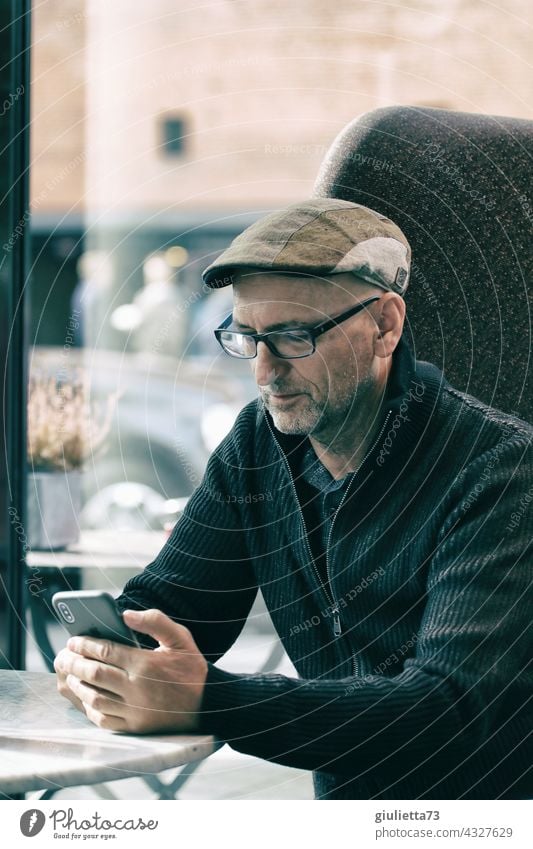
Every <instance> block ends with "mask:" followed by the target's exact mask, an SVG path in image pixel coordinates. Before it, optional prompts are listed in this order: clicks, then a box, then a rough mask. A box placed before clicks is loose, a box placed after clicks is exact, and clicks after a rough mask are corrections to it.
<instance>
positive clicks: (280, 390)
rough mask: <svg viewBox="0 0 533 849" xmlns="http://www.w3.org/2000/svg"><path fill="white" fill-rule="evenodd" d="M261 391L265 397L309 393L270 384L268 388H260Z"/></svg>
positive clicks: (295, 388)
mask: <svg viewBox="0 0 533 849" xmlns="http://www.w3.org/2000/svg"><path fill="white" fill-rule="evenodd" d="M259 391H260V393H261V395H262V396H263V397H266V396H268V395H306V394H307V393H306V392H305V391H303V390H302V389H298V387H295V386H282V385H278V384H274V385H273V384H271V383H269V384H268V386H260V387H259Z"/></svg>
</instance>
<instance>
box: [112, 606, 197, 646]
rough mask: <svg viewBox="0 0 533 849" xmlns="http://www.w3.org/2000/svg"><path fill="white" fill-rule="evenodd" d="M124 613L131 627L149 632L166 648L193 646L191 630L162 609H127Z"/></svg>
mask: <svg viewBox="0 0 533 849" xmlns="http://www.w3.org/2000/svg"><path fill="white" fill-rule="evenodd" d="M122 615H123V617H124V622H125V623H126V625H127V626H128V627H129V628H132V629H133V630H134V631H139V633H141V634H148V635H149V636H150V637H153V638H154V640H157V641H158V643H159V644H160V645H161V646H164V647H165V648H169V649H181V650H182V651H184V650H186V649H189V648H190V647H191V635H190V632H189V630H188V629H187V628H185V627H184V626H183V625H178V623H177V622H173V621H172V619H170V617H168V616H167V615H166V614H165V613H163V612H162V611H161V610H156V609H152V610H125V611H124V612H123V614H122Z"/></svg>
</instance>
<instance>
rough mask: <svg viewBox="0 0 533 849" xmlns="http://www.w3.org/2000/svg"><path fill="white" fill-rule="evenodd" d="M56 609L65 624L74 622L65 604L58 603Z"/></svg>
mask: <svg viewBox="0 0 533 849" xmlns="http://www.w3.org/2000/svg"><path fill="white" fill-rule="evenodd" d="M57 607H58V610H59V612H60V613H61V616H62V617H63V619H64V620H65V621H66V622H70V623H72V622H74V616H73V615H72V611H71V609H70V607H69V606H68V604H65V602H64V601H60V602H59V604H58V605H57Z"/></svg>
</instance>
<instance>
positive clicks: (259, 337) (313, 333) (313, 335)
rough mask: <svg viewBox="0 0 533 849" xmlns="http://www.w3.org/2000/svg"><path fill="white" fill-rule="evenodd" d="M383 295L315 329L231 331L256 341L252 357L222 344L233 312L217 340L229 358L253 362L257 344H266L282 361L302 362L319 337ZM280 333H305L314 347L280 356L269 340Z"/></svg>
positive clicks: (217, 331) (315, 326) (217, 334)
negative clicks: (232, 351) (294, 353)
mask: <svg viewBox="0 0 533 849" xmlns="http://www.w3.org/2000/svg"><path fill="white" fill-rule="evenodd" d="M380 298H381V295H373V296H372V297H371V298H366V300H364V301H361V302H360V303H358V304H357V306H355V307H351V308H350V309H349V310H345V312H342V313H340V315H337V316H334V318H328V319H327V321H323V322H321V323H320V324H316V325H314V327H313V326H312V327H293V328H291V327H287V328H285V329H282V330H269V331H268V332H267V333H243V332H241V331H240V330H235V331H229V332H234V333H235V334H238V335H239V336H246V337H248V338H250V339H253V340H254V341H255V352H254V353H253V354H252V356H250V357H241V356H239V354H232V353H230V352H229V351H227V350H226V348H225V347H224V344H223V342H222V339H221V336H222V333H224V332H225V331H227V328H228V326H229V325H230V324H231V322H232V321H233V313H232V312H231V313H230V314H229V315H228V317H227V318H225V319H224V321H223V322H222V324H221V325H220V327H217V329H216V330H215V331H214V334H215V338H216V340H217V342H218V343H219V345H220V347H221V348H222V350H223V351H224V353H225V354H227V355H228V356H229V357H234V358H235V359H237V360H253V359H254V358H255V357H256V356H257V343H258V342H264V343H265V345H266V346H267V348H268V350H269V351H270V352H271V353H272V354H274V356H275V357H279V358H280V359H281V360H301V359H303V358H304V357H310V356H311V354H314V353H315V350H316V340H317V338H318V337H319V336H321V335H322V334H323V333H326V331H328V330H331V329H332V328H333V327H337V325H339V324H341V323H342V322H343V321H346V319H348V318H351V317H352V316H353V315H357V313H358V312H361V310H364V309H365V307H366V306H368V304H371V303H373V302H374V301H379V299H380ZM278 333H305V334H306V335H307V336H308V337H309V341H310V343H311V345H312V350H311V351H309V352H308V353H305V354H296V355H295V356H290V357H287V356H286V355H284V354H279V353H278V352H277V350H276V348H275V346H274V344H273V342H272V341H271V340H270V339H269V336H273V335H274V334H278Z"/></svg>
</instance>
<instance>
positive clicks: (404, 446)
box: [56, 199, 533, 799]
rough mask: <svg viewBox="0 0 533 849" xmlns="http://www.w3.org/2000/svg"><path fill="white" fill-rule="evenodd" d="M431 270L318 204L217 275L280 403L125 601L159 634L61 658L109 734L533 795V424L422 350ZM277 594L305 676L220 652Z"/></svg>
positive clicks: (258, 368)
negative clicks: (247, 670) (418, 339)
mask: <svg viewBox="0 0 533 849" xmlns="http://www.w3.org/2000/svg"><path fill="white" fill-rule="evenodd" d="M409 263H410V249H409V245H408V243H407V240H406V239H405V237H404V235H403V233H402V232H401V231H400V230H399V228H398V227H396V226H395V225H394V224H393V223H392V222H391V221H389V220H388V219H386V218H384V217H383V216H381V215H379V214H378V213H377V212H374V211H373V210H370V209H367V208H366V207H363V206H358V205H356V204H352V203H348V202H346V201H342V200H332V199H313V200H311V201H308V202H305V203H301V204H295V205H292V206H290V207H289V208H288V209H285V210H282V211H281V212H276V213H274V214H272V215H269V216H267V217H266V218H265V219H262V220H261V221H259V222H257V223H256V224H254V225H252V227H250V228H248V229H247V230H246V231H245V232H244V233H243V234H241V236H239V237H238V238H237V239H236V240H235V241H234V242H233V243H232V245H230V247H229V248H228V250H227V251H225V252H224V253H223V254H222V255H221V256H220V257H219V258H218V259H217V260H216V261H215V262H214V263H213V264H212V265H211V266H209V268H208V269H207V270H206V271H205V272H204V279H205V281H206V282H207V283H208V284H209V285H210V286H212V287H213V288H219V287H222V286H226V285H233V294H234V308H233V313H232V315H231V316H229V317H228V319H227V320H226V321H225V322H224V323H223V325H222V327H221V328H219V329H218V330H217V331H216V335H217V338H218V340H219V342H220V344H221V345H222V347H223V348H224V350H225V351H226V352H227V353H228V354H230V355H231V356H233V357H246V358H249V359H250V364H251V366H252V369H253V372H254V376H255V379H256V382H257V385H258V387H259V393H260V399H258V400H257V402H253V403H251V404H249V405H248V406H246V407H245V408H244V409H243V410H242V411H241V413H240V415H239V417H238V418H237V421H236V423H235V425H234V427H233V429H232V431H231V433H230V434H229V435H228V436H227V438H226V439H225V440H224V441H223V442H222V444H221V445H220V446H219V447H218V448H217V449H216V450H215V452H214V453H213V455H212V456H211V458H210V460H209V463H208V467H207V470H206V473H205V477H204V479H203V482H202V484H201V486H200V487H199V488H198V489H197V490H196V492H195V493H194V494H193V496H192V497H191V499H190V501H189V502H188V505H187V508H186V510H185V513H184V515H183V517H182V518H181V520H180V521H179V522H178V524H177V526H176V527H175V529H174V531H173V533H172V535H171V537H170V538H169V540H168V542H167V544H166V545H165V546H164V548H163V550H162V551H161V553H160V554H159V556H158V557H157V558H156V560H155V561H154V562H153V563H151V564H150V565H149V566H148V567H147V568H146V569H145V570H144V572H143V573H142V574H141V575H139V576H136V577H135V578H133V579H132V580H130V581H128V583H127V584H126V586H125V587H124V591H123V594H122V595H121V596H120V597H119V599H118V604H119V607H120V609H121V610H126V609H128V610H129V611H133V612H128V610H127V611H126V612H125V614H124V618H125V621H126V622H127V624H128V625H130V626H131V627H132V628H133V629H134V630H136V632H137V633H138V634H140V635H143V636H142V639H143V645H144V646H145V647H146V648H144V649H140V650H139V649H131V648H125V647H121V646H118V645H116V644H112V643H106V642H105V641H95V640H89V639H83V640H81V639H76V640H74V641H69V648H67V649H64V650H63V652H61V653H60V654H59V655H58V658H57V659H56V669H57V671H58V676H59V689H60V691H61V692H62V693H63V695H65V696H66V697H67V698H69V699H70V700H71V701H73V702H74V703H75V704H76V705H77V707H79V709H80V710H84V711H85V712H86V714H87V716H88V718H89V719H90V720H91V721H93V722H94V723H95V724H97V725H99V726H101V727H103V728H108V729H110V730H116V731H122V730H124V731H134V732H135V731H136V732H142V731H152V730H153V731H156V730H167V729H172V730H180V729H181V730H183V731H195V730H196V731H206V732H207V731H208V732H212V733H214V734H216V735H218V736H219V737H220V738H222V739H224V740H226V741H227V742H228V743H229V744H230V745H231V746H232V747H233V748H235V749H237V750H239V751H241V752H245V753H249V754H251V755H256V756H259V757H262V758H266V759H269V760H272V761H275V762H278V763H281V764H287V765H290V766H295V767H301V768H304V769H310V770H313V771H314V781H315V791H316V795H317V797H318V798H349V799H350V798H351V799H353V798H363V799H367V798H380V799H395V798H396V799H413V798H436V799H439V798H526V797H528V796H530V795H531V792H532V790H533V768H532V764H533V757H532V755H533V744H532V738H531V728H532V722H531V719H532V715H533V706H532V700H531V696H532V693H533V677H532V669H531V657H532V652H531V642H532V641H531V601H532V597H531V595H532V594H531V556H530V553H529V554H528V553H527V549H528V545H529V544H530V540H531V536H532V535H531V530H532V519H531V511H530V510H527V509H524V510H522V511H521V512H520V522H519V527H514V528H513V527H512V522H513V518H512V517H513V514H515V515H518V505H520V504H522V503H524V504H525V503H526V502H525V500H524V499H525V498H526V496H527V493H528V492H529V491H530V490H528V487H531V468H532V452H531V438H532V433H533V428H531V427H530V426H529V425H528V424H527V423H525V422H523V421H521V420H519V419H517V418H514V417H512V416H509V415H506V414H504V413H501V412H498V411H496V410H493V409H491V408H488V407H486V406H485V405H483V404H482V403H481V402H479V401H477V400H476V399H474V398H472V397H471V396H468V395H465V394H463V393H462V392H458V391H457V390H455V389H454V388H453V387H451V386H450V385H449V384H448V383H447V382H446V380H445V378H444V377H443V375H442V373H441V372H440V371H439V370H438V369H437V368H436V367H435V366H433V365H431V364H429V363H425V362H420V361H417V360H415V359H414V357H413V355H412V354H411V351H410V349H409V346H408V345H407V342H406V340H405V338H404V336H403V335H402V331H403V326H404V320H405V302H404V299H403V294H404V292H405V290H406V287H407V284H408V279H409ZM528 506H529V505H528ZM258 587H260V588H261V590H262V593H263V596H264V598H265V602H266V605H267V607H268V609H269V611H270V614H271V616H272V619H273V622H274V624H275V626H276V628H277V631H278V633H279V636H280V639H281V640H282V642H283V644H284V646H285V648H286V650H287V652H288V654H289V657H290V658H291V660H292V662H293V664H294V666H295V667H296V670H297V672H298V675H299V676H300V677H299V678H288V677H285V676H282V675H254V674H250V675H238V674H233V673H229V672H226V671H223V670H221V669H220V668H218V667H216V666H215V665H214V664H215V662H216V661H217V660H218V659H219V658H220V657H221V656H222V655H223V654H224V653H225V652H226V651H227V650H228V648H229V647H230V646H231V645H232V643H233V642H234V640H235V639H236V637H237V636H238V634H239V633H240V631H241V629H242V627H243V624H244V622H245V621H246V618H247V616H248V613H249V611H250V608H251V605H252V603H253V601H254V598H255V595H256V592H257V588H258ZM143 611H144V612H143ZM151 649H154V650H153V651H152V650H151ZM67 676H68V677H67Z"/></svg>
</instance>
